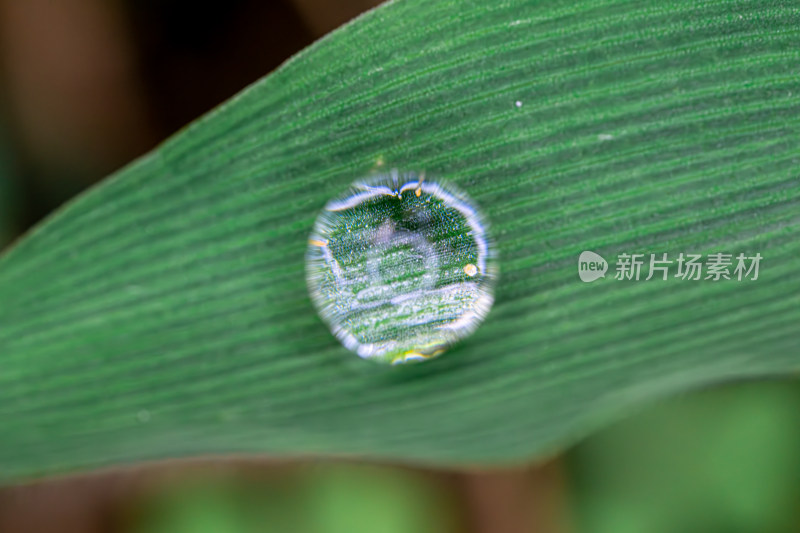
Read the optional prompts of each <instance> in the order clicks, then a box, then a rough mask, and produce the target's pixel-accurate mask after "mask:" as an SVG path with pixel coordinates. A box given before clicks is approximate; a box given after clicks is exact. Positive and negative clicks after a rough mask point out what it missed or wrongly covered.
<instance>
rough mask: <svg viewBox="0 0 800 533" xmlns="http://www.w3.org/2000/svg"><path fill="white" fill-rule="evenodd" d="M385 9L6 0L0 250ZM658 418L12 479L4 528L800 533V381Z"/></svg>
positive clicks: (335, 4) (279, 1) (346, 2)
mask: <svg viewBox="0 0 800 533" xmlns="http://www.w3.org/2000/svg"><path fill="white" fill-rule="evenodd" d="M376 4H377V2H375V1H373V0H338V1H333V0H269V1H267V2H262V1H257V0H231V1H228V2H225V3H222V2H209V3H196V2H189V1H187V0H159V1H157V0H128V1H123V0H59V1H51V0H24V1H20V0H0V249H2V248H4V247H6V246H8V245H9V244H10V243H12V242H13V240H14V239H15V238H16V237H18V236H19V235H21V234H22V233H23V232H24V231H26V230H27V229H28V228H30V227H31V226H32V225H33V224H35V223H36V222H37V221H38V220H40V219H41V218H43V217H44V216H46V215H47V214H48V213H50V212H52V211H53V210H55V209H58V207H59V206H60V205H62V204H63V203H64V202H67V201H68V200H69V199H70V198H71V197H72V196H74V195H75V194H77V193H79V192H80V191H82V190H84V189H85V188H86V187H88V186H90V185H91V184H93V183H95V182H96V181H98V180H99V179H101V178H102V177H104V176H105V175H107V174H108V173H110V172H112V171H114V170H115V169H117V168H119V167H120V166H121V165H123V164H125V163H126V162H128V161H130V160H131V159H132V158H134V157H136V156H137V155H140V154H142V153H144V152H146V151H147V150H149V149H150V148H152V147H153V146H155V145H156V144H157V143H158V142H159V141H160V140H162V139H164V138H166V137H167V136H168V135H169V134H171V133H173V132H174V131H176V130H177V129H179V128H180V127H182V126H183V125H185V124H186V123H187V122H189V121H191V120H192V119H194V118H196V117H197V116H199V115H201V114H202V113H204V112H205V111H207V110H209V109H211V108H212V107H214V106H215V105H217V104H218V103H221V102H222V101H224V100H225V99H227V98H229V97H230V96H232V95H233V94H235V93H236V92H237V91H238V90H240V89H241V88H243V87H244V86H245V85H247V84H248V83H250V82H253V81H255V80H256V79H258V78H259V77H261V76H263V75H264V74H266V73H268V72H269V71H271V70H273V69H274V68H275V67H277V66H278V65H279V64H280V63H282V62H283V61H284V60H285V59H287V58H288V57H289V56H291V55H292V54H293V53H295V52H297V51H299V50H300V49H302V48H303V47H304V46H307V45H308V44H310V43H311V42H312V41H313V40H315V39H317V38H319V37H320V36H322V35H324V34H325V33H327V32H329V31H330V30H332V29H334V28H336V27H337V26H339V25H340V24H342V23H344V22H345V21H347V20H349V19H351V18H352V17H354V16H356V15H357V14H359V13H361V12H362V11H364V10H366V9H368V8H370V7H372V6H374V5H376ZM189 13H191V15H188V14H189ZM0 305H2V302H0ZM0 355H1V354H0ZM643 407H646V409H644V410H643V411H642V412H641V413H640V414H639V415H637V416H635V417H632V418H630V419H627V420H624V421H621V422H620V423H618V424H616V425H615V426H613V427H609V428H607V429H605V430H603V431H601V432H599V433H597V434H595V435H594V436H593V437H591V438H589V439H587V440H586V441H584V442H582V443H581V444H579V445H578V446H576V447H574V448H573V449H570V450H566V451H565V452H564V453H563V454H561V455H558V456H556V457H553V458H552V459H551V460H550V461H548V462H547V463H545V464H537V465H519V466H516V467H513V468H508V469H505V470H491V471H487V470H481V469H478V468H475V469H471V470H465V471H444V470H435V469H430V468H428V469H423V468H415V467H411V466H407V465H375V464H360V463H359V462H357V461H355V460H348V461H333V460H306V461H297V462H291V463H289V462H272V461H269V460H267V459H265V460H263V461H253V460H250V461H243V460H239V459H225V458H221V459H218V460H213V461H212V460H203V461H196V462H179V463H165V464H159V465H146V466H143V467H141V468H136V469H128V470H125V471H112V472H102V473H94V474H91V475H87V476H84V477H80V478H72V479H60V480H51V481H43V482H41V483H37V484H33V485H28V486H24V487H7V488H2V489H0V533H6V532H24V533H28V532H37V531H59V532H67V533H70V532H74V533H78V532H86V533H95V532H98V533H99V532H128V533H162V532H164V533H167V532H169V533H184V532H186V533H190V532H191V533H205V532H208V533H211V532H214V533H217V532H218V533H238V532H262V531H263V532H272V531H281V532H294V531H297V532H309V533H314V532H319V533H329V532H330V533H334V532H343V533H344V532H347V533H359V532H370V533H379V532H386V533H394V532H397V533H401V532H415V533H424V532H461V531H465V532H484V531H486V532H500V533H502V532H506V531H508V532H512V531H514V532H516V531H539V532H580V533H629V532H630V533H638V532H648V533H662V532H663V533H672V532H674V533H692V532H742V533H745V532H758V533H770V532H791V531H800V456H799V455H798V454H797V453H796V451H797V450H798V449H800V414H799V413H800V387H798V386H797V384H795V383H792V382H769V383H767V382H764V383H739V384H729V385H726V386H724V387H720V388H717V389H714V390H709V391H698V392H696V393H694V394H692V395H687V396H685V397H682V398H676V399H671V400H669V401H665V402H663V403H661V404H659V405H653V406H643Z"/></svg>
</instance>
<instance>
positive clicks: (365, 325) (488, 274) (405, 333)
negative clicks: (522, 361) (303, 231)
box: [306, 171, 496, 364]
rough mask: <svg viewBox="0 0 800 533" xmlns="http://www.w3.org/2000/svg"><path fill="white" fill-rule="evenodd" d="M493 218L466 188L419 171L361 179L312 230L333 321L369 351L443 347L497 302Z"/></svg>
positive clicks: (415, 356) (400, 355)
mask: <svg viewBox="0 0 800 533" xmlns="http://www.w3.org/2000/svg"><path fill="white" fill-rule="evenodd" d="M495 278H496V265H495V257H494V251H493V246H492V242H491V239H490V238H489V236H488V228H487V224H486V221H485V218H484V217H483V216H482V215H481V214H480V212H479V211H478V208H477V207H476V205H475V204H474V203H473V202H472V200H470V199H469V198H468V197H467V195H466V194H465V193H463V192H462V191H460V190H458V189H457V188H456V187H454V186H453V185H449V184H447V183H445V182H442V181H438V180H433V179H430V178H425V177H424V176H421V175H418V174H415V173H400V172H397V171H394V172H392V173H391V174H387V175H381V176H377V177H373V178H370V179H368V180H361V181H357V182H355V183H354V184H353V185H352V186H351V187H350V189H349V190H348V191H347V192H346V193H345V194H343V195H341V196H339V197H336V198H334V199H332V200H331V201H329V202H328V204H327V205H326V206H325V208H324V209H323V210H322V212H321V213H320V215H319V217H318V218H317V220H316V223H315V225H314V229H313V231H312V233H311V236H310V237H309V241H308V251H307V255H306V279H307V282H308V288H309V292H310V294H311V299H312V301H313V302H314V305H315V306H316V308H317V310H318V311H319V313H320V316H321V317H322V319H323V321H324V322H325V323H326V324H327V325H328V327H329V328H330V329H331V331H332V332H333V334H334V335H335V336H336V337H337V338H338V339H339V340H340V341H341V342H342V344H344V346H346V347H347V348H349V349H350V350H352V351H354V352H356V353H357V354H358V355H359V356H361V357H363V358H365V359H374V360H377V361H381V362H387V363H393V364H399V363H405V362H411V361H421V360H426V359H429V358H431V357H433V356H436V355H438V354H440V353H442V352H443V351H445V350H446V349H447V348H448V347H450V346H452V345H453V344H454V343H455V342H457V341H459V340H460V339H462V338H464V337H465V336H467V335H469V334H470V333H472V332H473V331H474V330H475V328H477V327H478V325H479V324H480V323H481V322H482V321H483V319H484V318H485V317H486V314H487V313H488V312H489V309H490V308H491V306H492V303H493V302H494V296H493V288H494V282H495Z"/></svg>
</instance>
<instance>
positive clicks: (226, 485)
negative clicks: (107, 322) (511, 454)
mask: <svg viewBox="0 0 800 533" xmlns="http://www.w3.org/2000/svg"><path fill="white" fill-rule="evenodd" d="M332 465H334V464H333V463H328V462H308V461H306V462H279V461H269V460H263V461H260V460H217V461H210V460H192V461H175V462H166V463H162V464H157V465H144V466H139V467H132V468H127V469H121V470H116V471H109V472H100V473H92V474H85V475H81V476H75V477H70V478H65V479H56V480H49V481H41V482H36V483H33V484H29V485H25V486H20V487H10V488H4V489H0V531H2V532H3V533H6V532H24V533H40V532H41V533H45V532H47V533H49V532H63V533H73V532H74V533H116V532H126V533H127V532H130V533H138V532H141V533H146V532H149V531H153V532H160V531H162V530H163V529H162V528H163V527H164V525H163V524H164V522H166V523H167V524H169V522H170V519H169V518H167V519H165V518H164V517H163V514H164V513H163V507H165V503H164V502H166V506H167V507H169V506H172V507H179V505H176V501H175V498H174V496H175V495H176V494H178V495H180V494H187V493H188V494H189V505H190V506H191V507H194V508H195V509H194V510H191V511H190V512H189V514H193V513H198V514H199V515H200V516H201V519H200V520H201V521H202V520H203V519H202V515H203V511H204V510H203V509H202V507H203V502H204V501H208V498H209V497H210V498H213V500H216V501H215V502H214V503H212V504H211V507H212V508H214V507H217V506H218V505H219V507H222V508H223V509H224V508H225V507H228V505H227V503H226V502H225V500H226V499H228V498H231V497H233V498H237V499H239V500H242V501H243V502H244V505H238V504H237V505H236V506H235V507H237V511H235V512H234V513H233V514H236V513H239V514H241V515H244V516H243V517H241V521H240V522H239V525H240V526H241V527H237V520H236V519H232V520H231V519H229V520H226V521H225V527H224V528H220V529H219V531H220V533H227V532H238V531H264V532H271V531H282V532H287V531H289V532H291V531H308V532H309V533H313V531H323V532H324V531H340V530H341V529H339V527H340V526H339V527H332V528H328V527H327V526H328V525H329V524H326V523H321V524H320V523H318V520H316V519H315V518H314V517H313V515H315V514H321V515H322V519H323V521H324V520H325V516H326V515H329V514H330V512H329V511H326V510H325V504H322V505H321V502H320V498H319V495H318V494H316V495H315V493H318V492H319V489H318V488H313V489H312V490H310V491H309V490H308V489H309V486H311V487H316V486H318V485H320V484H321V485H323V486H324V485H325V484H326V481H325V477H328V478H330V477H331V476H330V475H329V472H328V471H329V470H331V469H333V470H334V471H335V470H336V469H337V468H338V469H339V470H343V471H344V473H345V477H342V476H337V475H334V476H333V483H334V485H333V488H332V490H333V491H336V492H339V491H340V489H341V491H342V492H353V493H354V494H355V496H356V497H357V498H359V497H360V498H361V499H362V500H363V497H364V495H365V493H364V491H365V490H366V491H367V492H377V493H379V492H386V493H387V495H388V497H389V498H397V495H398V494H401V495H402V493H398V492H396V491H395V490H394V489H393V488H392V487H387V486H386V484H385V483H384V482H383V481H380V480H382V479H383V478H385V477H389V478H391V477H400V478H406V479H405V481H406V482H408V481H409V480H410V481H412V482H413V483H414V484H415V485H412V486H411V487H410V488H411V489H413V490H410V491H408V490H407V489H408V488H409V487H406V488H404V489H403V490H407V492H408V493H411V494H413V495H414V497H415V498H417V499H418V500H419V501H422V502H424V503H423V505H421V506H420V505H416V506H415V505H410V506H409V505H408V502H403V501H402V499H400V501H396V502H395V501H390V502H389V505H390V506H394V505H395V503H396V504H398V505H397V506H398V507H399V510H400V511H401V512H408V511H409V510H412V511H413V510H416V511H418V514H419V516H416V517H413V518H412V519H410V520H408V523H409V524H414V523H415V522H419V524H417V525H416V526H415V527H413V528H409V529H408V531H414V532H415V533H423V532H425V531H430V532H437V533H458V532H468V533H483V532H492V533H506V532H509V533H511V532H514V533H518V532H544V533H549V532H552V533H560V532H566V531H569V529H568V527H567V525H566V516H567V512H566V507H565V505H566V504H565V501H564V490H563V489H564V487H563V473H562V471H561V470H562V469H561V465H560V463H559V462H553V463H549V464H545V465H543V466H540V467H520V468H517V469H502V470H496V471H492V470H485V471H469V472H455V471H444V470H439V471H431V470H424V469H413V468H409V467H397V466H395V467H378V466H375V465H357V464H348V463H338V464H335V465H337V466H332ZM365 472H366V473H367V474H368V476H367V477H366V481H367V483H366V484H364V483H363V481H364V476H363V474H364V473H365ZM359 477H361V478H362V479H361V480H360V482H359V483H360V484H361V485H362V486H361V487H360V488H359V487H355V488H354V486H353V483H352V482H351V481H350V479H351V478H355V479H358V478H359ZM342 480H344V483H341V481H342ZM327 484H330V483H329V482H328V483H327ZM198 487H200V489H199V490H198ZM415 487H416V488H415ZM303 490H305V492H303ZM420 490H421V491H424V493H422V494H420ZM309 492H310V493H311V494H310V495H309ZM322 492H323V493H324V492H325V489H323V490H322ZM204 493H205V495H204ZM299 494H302V497H299V498H298V495H299ZM359 494H361V495H360V496H359ZM252 498H255V500H256V501H255V502H251V503H254V505H253V507H255V508H263V509H262V510H266V512H265V513H264V515H263V520H261V519H259V518H261V517H257V519H256V520H252V518H253V517H252V516H250V517H249V520H248V517H247V515H248V514H252V511H249V512H248V511H247V510H246V509H247V507H248V504H247V500H248V499H252ZM328 499H330V498H328ZM276 501H277V505H278V506H279V509H280V512H278V513H276V512H275V509H274V508H273V509H270V506H273V507H274V506H275V503H276ZM359 501H360V500H359ZM333 503H338V502H337V500H336V498H334V502H333ZM363 503H364V505H370V504H372V506H373V507H375V506H377V509H373V510H374V511H376V513H375V514H376V515H377V516H376V520H374V527H375V531H399V530H398V528H397V527H389V528H388V529H382V528H381V523H380V521H381V517H382V516H381V515H382V512H384V511H385V510H384V509H383V508H382V504H381V502H380V499H378V500H375V501H366V502H363ZM177 504H180V501H178V502H177ZM344 504H345V505H347V501H346V500H345V501H344ZM356 504H358V502H356ZM328 505H329V504H328ZM159 508H162V509H159ZM356 509H358V507H356ZM212 510H213V513H212V516H213V515H214V514H222V515H223V516H226V515H230V514H231V513H226V512H225V511H223V512H222V513H218V511H219V509H212ZM346 512H350V513H352V509H349V510H347V511H346ZM306 514H307V515H308V516H305V515H306ZM365 514H366V515H367V516H366V517H359V518H357V519H356V522H357V523H359V524H360V525H359V526H357V527H358V531H372V530H373V529H372V527H373V526H372V525H371V524H370V523H367V524H366V527H365V526H364V525H363V523H364V520H365V519H366V520H369V518H368V517H369V512H367V513H365ZM281 515H289V516H290V518H288V519H285V520H286V521H285V522H284V523H283V524H282V527H278V524H277V523H275V520H277V519H276V516H281ZM227 518H230V516H227ZM388 518H389V519H390V520H392V517H388ZM333 519H334V520H336V521H337V522H338V521H339V519H338V518H336V517H333ZM392 521H394V522H397V520H396V519H395V520H392ZM153 522H156V525H155V526H154V525H153ZM186 522H190V523H191V519H190V520H185V519H181V520H179V521H178V523H179V524H180V526H179V527H180V528H181V529H180V531H186V530H187V529H186ZM253 522H254V523H255V524H256V526H255V529H252V528H251V524H252V523H253ZM315 522H317V523H316V526H318V527H315ZM401 522H402V521H401ZM420 524H421V525H420ZM202 531H217V529H215V528H214V526H213V523H212V524H210V525H209V528H205V527H204V528H203V529H202Z"/></svg>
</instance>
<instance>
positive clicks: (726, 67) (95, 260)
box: [0, 0, 800, 481]
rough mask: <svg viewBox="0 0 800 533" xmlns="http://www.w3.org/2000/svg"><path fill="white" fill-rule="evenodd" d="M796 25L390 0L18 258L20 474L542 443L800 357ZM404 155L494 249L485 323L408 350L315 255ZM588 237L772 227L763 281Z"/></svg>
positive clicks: (14, 289) (5, 436)
mask: <svg viewBox="0 0 800 533" xmlns="http://www.w3.org/2000/svg"><path fill="white" fill-rule="evenodd" d="M798 28H800V13H798V10H797V8H796V5H794V4H793V3H791V2H768V1H755V2H752V1H741V2H737V1H724V2H703V3H698V2H688V1H686V2H655V1H653V2H611V1H605V0H603V1H600V0H594V1H589V2H554V1H546V2H538V1H537V2H534V1H526V0H509V1H506V2H502V3H496V2H478V1H469V0H450V1H438V2H429V1H427V0H404V1H398V2H394V3H391V4H389V5H386V6H384V7H382V8H380V9H378V10H375V11H373V12H371V13H369V14H368V15H366V16H364V17H362V18H361V19H359V20H358V21H356V22H355V23H353V24H351V25H348V26H346V27H345V28H343V29H342V30H340V31H338V32H336V33H334V34H333V35H331V36H330V37H329V38H327V39H324V40H323V41H321V42H319V43H317V44H316V45H314V46H313V47H311V48H310V49H309V50H307V51H305V52H303V53H302V54H300V55H299V56H297V57H296V58H294V59H293V60H292V61H290V62H289V63H288V64H287V65H285V66H284V67H282V68H281V69H280V70H279V71H278V72H276V73H274V74H272V75H270V76H268V77H267V78H265V79H264V80H263V81H261V82H259V83H257V84H256V85H254V86H253V87H251V88H249V89H247V90H246V91H244V92H243V93H242V94H240V95H239V96H237V97H236V98H234V99H233V100H231V101H230V102H229V103H227V104H225V105H223V106H222V107H221V108H219V109H218V110H216V111H215V112H213V113H211V114H209V115H208V116H206V117H205V118H203V119H202V120H200V121H198V122H197V123H195V124H193V125H192V126H190V127H189V128H188V129H187V130H186V131H184V132H182V133H180V134H179V135H177V136H175V137H174V138H172V139H170V140H169V141H168V142H167V143H165V144H164V145H163V146H162V147H160V148H159V149H158V150H156V151H155V152H153V153H151V154H150V155H148V156H146V157H145V158H143V159H141V160H139V161H138V162H136V163H135V164H133V165H132V166H130V167H129V168H127V169H125V170H123V171H122V172H120V173H119V174H118V175H116V176H115V177H114V178H112V179H111V180H109V181H107V182H106V183H104V184H103V185H102V186H100V187H98V188H96V189H94V190H93V191H91V192H90V193H89V194H87V195H85V196H83V197H82V198H80V199H79V200H78V201H76V202H74V203H72V204H71V205H70V206H69V207H68V208H66V209H64V210H63V211H62V212H60V213H58V214H57V215H56V216H54V217H52V218H51V219H50V220H49V221H48V222H47V223H45V224H44V225H43V226H42V227H40V228H39V229H38V230H37V231H35V232H34V233H33V234H31V235H29V236H28V238H27V239H25V240H24V241H22V242H21V243H20V244H19V245H18V246H17V247H16V248H15V249H14V250H13V251H12V252H11V253H10V254H9V255H7V256H6V257H5V258H4V259H3V260H2V261H1V262H0V306H1V307H0V420H2V424H0V479H5V480H10V481H13V480H17V479H21V478H24V477H29V476H34V475H46V474H52V473H56V472H62V471H73V470H77V469H86V468H94V467H99V466H102V465H109V464H116V463H127V462H131V461H136V460H143V459H155V458H165V457H176V456H187V455H196V454H213V453H226V454H227V453H232V452H246V453H253V452H258V453H268V454H271V455H283V454H336V455H338V454H346V455H365V456H369V457H380V458H392V459H397V460H407V461H423V462H428V463H434V462H436V463H447V464H455V463H497V462H510V461H518V460H523V459H527V458H530V457H535V456H541V455H543V454H545V453H548V452H550V451H552V450H554V449H555V448H556V447H558V446H563V445H565V444H568V443H570V442H572V441H573V439H575V438H578V437H580V436H583V435H585V434H586V433H587V432H589V431H591V430H593V429H594V428H596V427H598V426H599V425H601V424H603V423H606V422H607V421H609V420H610V419H611V418H612V417H616V416H619V414H621V413H623V412H625V411H626V410H630V409H632V408H633V407H634V406H636V405H638V404H639V403H641V402H644V401H647V400H652V399H653V398H656V397H659V396H663V395H666V394H669V393H673V392H675V391H678V390H684V389H687V388H689V387H695V386H699V385H703V384H708V383H711V382H716V381H720V380H723V379H728V378H732V377H738V376H755V375H764V374H771V373H785V372H790V371H795V370H796V369H797V368H798V366H799V365H798V362H800V358H798V341H799V340H800V332H798V329H797V324H798V323H799V322H800V305H798V304H800V278H798V276H797V271H798V267H800V244H799V243H800V239H799V238H798V237H800V226H799V225H798V223H800V187H798V170H797V164H798V159H800V135H798V133H800V118H798V117H800V115H799V114H798V112H799V111H800V78H799V77H798V68H799V67H800V30H799V29H798ZM518 102H519V103H518ZM379 161H383V162H384V165H385V167H388V168H392V167H397V168H400V169H404V170H425V171H426V172H427V173H428V175H429V176H441V177H445V178H447V179H449V180H451V181H453V182H455V183H457V184H458V185H459V186H460V187H461V188H463V189H464V190H466V191H467V192H468V193H469V194H470V195H471V196H472V197H473V198H474V199H475V200H476V201H477V202H478V203H479V204H480V205H481V206H482V208H483V210H484V212H485V213H486V215H487V216H488V217H489V219H490V221H491V222H492V224H493V228H494V233H495V238H496V241H497V246H498V251H499V255H500V269H501V279H500V282H499V284H498V289H497V294H496V296H497V303H496V304H495V308H494V310H493V311H492V313H491V314H490V315H489V317H488V319H487V321H486V323H485V324H484V325H483V326H482V327H481V328H480V329H479V330H478V331H477V333H476V334H475V335H474V336H472V337H471V338H470V339H468V340H467V341H466V342H464V343H463V344H462V345H461V346H460V347H458V348H456V349H454V350H452V351H451V352H449V353H448V354H446V355H445V356H443V357H441V358H440V359H438V360H435V361H432V362H430V363H425V364H423V365H420V366H415V367H410V368H391V369H386V370H383V369H375V368H373V367H372V366H370V365H369V364H368V363H366V362H361V361H358V360H356V358H355V357H354V356H353V355H351V354H349V353H347V352H346V351H345V350H344V349H343V348H341V347H340V346H339V345H338V343H337V342H336V341H335V340H334V339H333V337H332V336H331V335H330V334H329V333H328V332H327V330H326V329H325V327H324V326H323V325H322V323H321V322H320V320H319V319H318V317H317V316H316V313H315V312H314V310H313V309H312V306H311V304H310V301H309V298H308V296H307V292H306V287H305V280H304V268H303V258H304V252H305V248H306V238H307V235H308V232H309V231H310V228H311V225H312V223H313V220H314V218H315V216H316V214H317V212H318V211H319V209H321V208H322V206H323V205H324V203H325V202H326V200H327V199H328V198H330V197H331V196H333V195H334V194H338V193H339V192H340V191H342V190H343V189H344V188H345V187H346V186H347V185H348V184H349V183H350V182H351V181H352V180H353V179H355V178H358V177H361V176H363V175H365V174H367V173H369V172H370V171H371V170H372V169H373V168H374V167H375V165H376V164H377V163H378V162H379ZM583 250H593V251H595V252H598V253H600V254H602V255H604V256H605V257H606V258H607V259H609V260H611V261H612V262H613V260H614V258H615V257H616V256H617V254H619V253H622V252H627V253H645V254H649V253H664V252H668V253H670V255H671V256H677V254H678V253H679V252H687V253H690V252H691V253H704V254H705V253H711V252H725V253H733V254H736V253H739V252H746V253H748V254H754V253H756V252H759V253H761V255H762V256H763V257H764V259H763V261H762V264H761V269H760V275H759V279H758V280H757V281H742V282H737V281H728V282H718V283H714V282H711V281H681V280H675V279H673V280H671V281H658V280H651V281H649V282H645V281H639V282H623V281H616V280H614V279H613V276H612V275H611V274H612V273H611V272H609V275H608V277H607V279H604V280H598V281H596V282H595V283H591V284H586V283H582V282H580V281H579V279H578V276H577V257H578V254H579V253H580V252H581V251H583ZM673 272H674V270H673ZM359 363H361V364H359Z"/></svg>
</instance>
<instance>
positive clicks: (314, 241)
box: [308, 239, 328, 248]
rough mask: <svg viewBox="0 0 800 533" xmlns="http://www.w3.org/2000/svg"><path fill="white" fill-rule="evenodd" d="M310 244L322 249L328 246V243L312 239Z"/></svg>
mask: <svg viewBox="0 0 800 533" xmlns="http://www.w3.org/2000/svg"><path fill="white" fill-rule="evenodd" d="M308 244H313V245H314V246H319V247H320V248H322V247H323V246H328V241H321V240H319V239H310V240H309V241H308Z"/></svg>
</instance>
